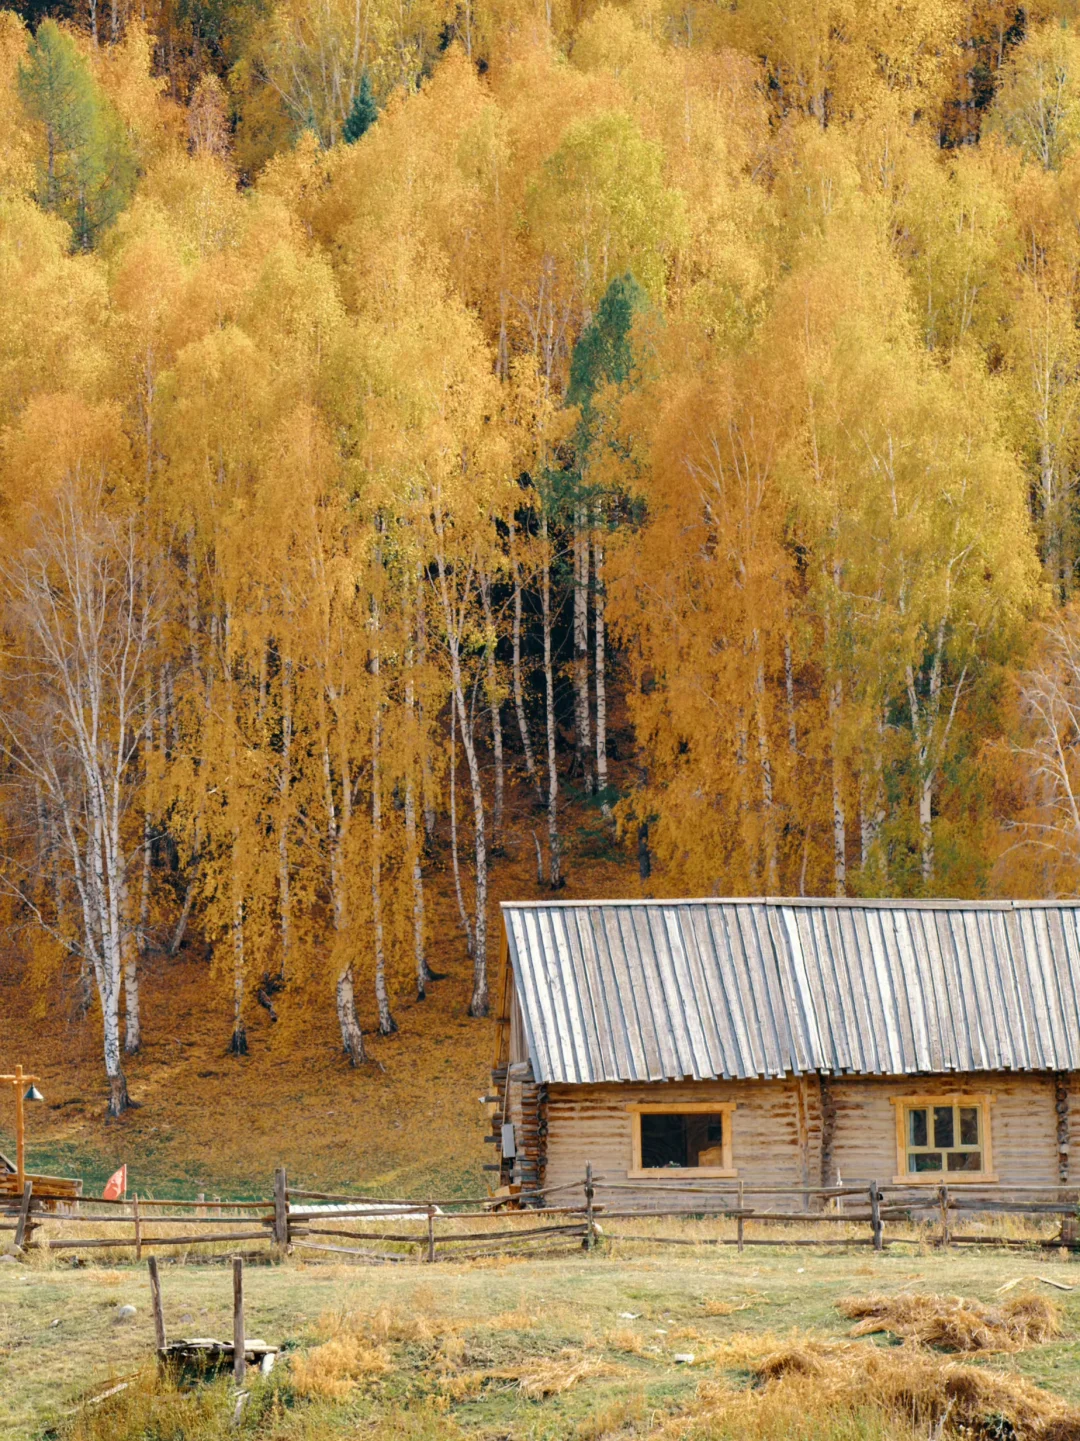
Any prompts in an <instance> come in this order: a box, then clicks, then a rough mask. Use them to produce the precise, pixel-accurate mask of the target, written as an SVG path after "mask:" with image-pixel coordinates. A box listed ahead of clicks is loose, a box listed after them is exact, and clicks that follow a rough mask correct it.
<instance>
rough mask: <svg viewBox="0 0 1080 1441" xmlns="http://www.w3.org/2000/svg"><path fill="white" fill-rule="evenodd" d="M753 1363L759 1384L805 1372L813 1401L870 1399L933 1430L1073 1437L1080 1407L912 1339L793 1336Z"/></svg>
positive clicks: (851, 1403)
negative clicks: (827, 1340) (885, 1345)
mask: <svg viewBox="0 0 1080 1441" xmlns="http://www.w3.org/2000/svg"><path fill="white" fill-rule="evenodd" d="M752 1371H753V1374H754V1375H755V1377H756V1378H757V1380H758V1381H760V1382H762V1383H763V1384H764V1385H765V1387H766V1389H768V1388H769V1387H770V1386H783V1385H784V1384H785V1383H786V1382H787V1381H788V1378H792V1379H794V1380H795V1382H796V1383H797V1384H798V1383H801V1384H802V1385H803V1386H805V1385H806V1382H807V1380H808V1379H809V1381H810V1383H811V1387H812V1390H813V1393H814V1395H815V1397H817V1398H818V1404H822V1403H824V1404H826V1405H830V1404H831V1405H834V1406H840V1407H847V1408H854V1407H856V1406H858V1405H871V1406H874V1407H877V1408H879V1409H880V1410H881V1411H883V1412H884V1413H885V1414H887V1415H890V1416H895V1417H898V1418H899V1417H903V1418H904V1419H906V1420H908V1421H910V1422H912V1423H914V1425H915V1426H916V1427H925V1428H927V1429H929V1430H930V1431H931V1432H932V1434H935V1435H944V1436H948V1435H959V1436H965V1435H966V1436H974V1437H979V1438H986V1441H990V1438H996V1437H1000V1436H1002V1435H1015V1436H1016V1437H1017V1438H1018V1441H1078V1438H1080V1410H1078V1409H1077V1408H1076V1407H1073V1406H1069V1405H1067V1404H1066V1403H1065V1402H1064V1401H1062V1400H1061V1399H1060V1398H1059V1397H1057V1396H1054V1395H1053V1394H1052V1393H1051V1392H1049V1391H1044V1390H1042V1389H1041V1388H1040V1387H1038V1386H1036V1385H1034V1384H1033V1383H1032V1382H1031V1381H1028V1380H1027V1379H1026V1378H1024V1377H1022V1376H1018V1375H1015V1374H1009V1373H1006V1372H1002V1371H992V1370H990V1369H989V1368H988V1367H983V1366H966V1365H963V1364H962V1363H960V1362H956V1361H944V1360H942V1359H941V1358H940V1357H938V1356H934V1355H933V1354H931V1353H929V1352H926V1351H920V1350H918V1349H916V1348H915V1347H910V1346H904V1347H902V1348H900V1349H898V1350H889V1349H885V1350H883V1349H881V1348H879V1347H876V1346H874V1347H871V1346H844V1345H840V1346H833V1347H829V1346H827V1345H823V1344H818V1345H809V1346H808V1345H797V1344H796V1345H790V1346H786V1347H781V1348H779V1349H777V1350H775V1351H773V1352H771V1353H770V1354H768V1355H766V1356H763V1357H762V1358H761V1360H760V1361H759V1362H758V1363H757V1364H756V1365H754V1366H753V1367H752ZM1003 1423H1007V1425H1003ZM1007 1427H1011V1431H1010V1430H1008V1429H1007Z"/></svg>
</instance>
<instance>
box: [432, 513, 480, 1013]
mask: <svg viewBox="0 0 1080 1441" xmlns="http://www.w3.org/2000/svg"><path fill="white" fill-rule="evenodd" d="M441 539H442V536H441V534H440V540H441ZM436 564H437V566H438V570H439V585H440V589H441V592H442V604H443V616H444V620H445V624H446V634H447V639H448V642H449V647H450V674H451V683H452V686H453V693H454V694H453V699H454V701H455V703H456V704H457V710H458V720H459V721H460V722H461V744H462V748H463V749H464V751H465V760H466V763H467V765H468V768H469V786H470V789H471V791H472V803H473V840H474V844H475V856H476V913H475V917H474V921H473V941H474V946H475V951H474V953H473V993H472V1000H471V1001H470V1002H469V1015H470V1016H486V1015H487V1014H488V1010H489V998H488V982H487V892H488V874H487V841H486V838H485V832H486V821H485V815H484V791H483V787H482V786H481V783H480V762H479V760H478V758H477V754H476V744H475V738H474V735H473V729H472V723H471V718H470V716H469V712H468V709H467V708H466V705H465V691H464V686H463V683H462V676H461V617H460V616H459V615H458V613H457V611H456V606H455V603H454V602H452V601H451V597H450V591H449V583H448V579H447V574H446V560H445V556H444V553H443V551H442V550H441V548H440V550H439V553H438V555H437V556H436ZM471 576H472V570H471V567H470V571H469V578H468V579H467V580H466V583H465V589H466V592H468V591H469V589H470V588H471Z"/></svg>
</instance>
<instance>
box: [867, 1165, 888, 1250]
mask: <svg viewBox="0 0 1080 1441" xmlns="http://www.w3.org/2000/svg"><path fill="white" fill-rule="evenodd" d="M870 1229H871V1230H872V1231H873V1233H874V1250H875V1251H881V1250H883V1249H884V1246H885V1241H884V1237H883V1236H882V1228H881V1193H880V1192H879V1191H878V1184H877V1182H876V1181H871V1182H870Z"/></svg>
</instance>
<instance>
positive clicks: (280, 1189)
mask: <svg viewBox="0 0 1080 1441" xmlns="http://www.w3.org/2000/svg"><path fill="white" fill-rule="evenodd" d="M274 1240H275V1241H276V1242H277V1244H278V1245H279V1246H280V1247H281V1249H282V1251H284V1250H285V1249H286V1248H287V1246H288V1244H289V1189H288V1183H287V1180H286V1176H285V1167H284V1166H279V1167H278V1168H277V1170H276V1171H275V1172H274Z"/></svg>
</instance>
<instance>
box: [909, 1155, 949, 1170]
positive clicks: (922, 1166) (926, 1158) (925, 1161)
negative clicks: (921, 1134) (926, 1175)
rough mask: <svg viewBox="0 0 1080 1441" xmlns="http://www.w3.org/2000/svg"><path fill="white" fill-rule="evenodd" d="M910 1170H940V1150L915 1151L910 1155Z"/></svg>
mask: <svg viewBox="0 0 1080 1441" xmlns="http://www.w3.org/2000/svg"><path fill="white" fill-rule="evenodd" d="M908 1170H909V1171H940V1170H941V1152H940V1151H915V1152H913V1153H912V1154H911V1155H910V1156H909V1157H908Z"/></svg>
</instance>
